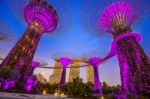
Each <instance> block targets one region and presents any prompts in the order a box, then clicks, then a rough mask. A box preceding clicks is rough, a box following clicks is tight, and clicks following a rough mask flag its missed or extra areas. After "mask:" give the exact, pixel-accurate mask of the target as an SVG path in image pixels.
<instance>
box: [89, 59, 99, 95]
mask: <svg viewBox="0 0 150 99" xmlns="http://www.w3.org/2000/svg"><path fill="white" fill-rule="evenodd" d="M100 61H101V59H100V58H98V57H92V58H90V59H89V60H88V62H89V64H90V65H92V66H93V69H94V95H96V96H97V95H100V96H102V86H101V82H100V80H99V74H98V65H99V63H100Z"/></svg>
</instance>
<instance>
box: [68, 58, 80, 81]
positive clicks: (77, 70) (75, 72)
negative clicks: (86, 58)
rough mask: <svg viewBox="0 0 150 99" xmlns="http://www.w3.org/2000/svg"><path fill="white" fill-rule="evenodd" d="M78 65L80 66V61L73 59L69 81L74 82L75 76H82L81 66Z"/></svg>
mask: <svg viewBox="0 0 150 99" xmlns="http://www.w3.org/2000/svg"><path fill="white" fill-rule="evenodd" d="M78 66H80V63H79V62H76V61H72V64H71V65H70V71H69V80H68V82H72V81H73V79H74V78H80V67H78ZM73 67H75V68H73Z"/></svg>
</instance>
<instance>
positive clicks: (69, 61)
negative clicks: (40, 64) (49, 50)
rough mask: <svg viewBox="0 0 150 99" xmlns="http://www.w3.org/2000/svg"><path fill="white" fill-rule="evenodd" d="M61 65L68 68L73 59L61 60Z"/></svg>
mask: <svg viewBox="0 0 150 99" xmlns="http://www.w3.org/2000/svg"><path fill="white" fill-rule="evenodd" d="M60 63H61V64H62V66H63V67H65V68H66V67H67V66H68V65H69V64H70V63H71V59H69V58H65V57H63V58H60Z"/></svg>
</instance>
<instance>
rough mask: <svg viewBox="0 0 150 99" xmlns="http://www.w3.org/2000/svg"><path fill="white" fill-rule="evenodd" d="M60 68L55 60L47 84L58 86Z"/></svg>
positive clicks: (58, 62) (59, 64)
mask: <svg viewBox="0 0 150 99" xmlns="http://www.w3.org/2000/svg"><path fill="white" fill-rule="evenodd" d="M61 73H62V66H61V63H60V61H59V60H55V67H54V71H53V73H52V75H50V77H49V83H51V84H58V83H59V82H60V78H61Z"/></svg>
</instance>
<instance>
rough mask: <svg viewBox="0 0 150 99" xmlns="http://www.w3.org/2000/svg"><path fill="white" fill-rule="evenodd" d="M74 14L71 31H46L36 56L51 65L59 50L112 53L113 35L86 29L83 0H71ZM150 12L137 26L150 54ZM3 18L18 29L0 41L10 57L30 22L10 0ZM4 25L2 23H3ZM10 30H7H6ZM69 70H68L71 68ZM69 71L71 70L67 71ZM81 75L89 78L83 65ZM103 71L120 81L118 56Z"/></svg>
mask: <svg viewBox="0 0 150 99" xmlns="http://www.w3.org/2000/svg"><path fill="white" fill-rule="evenodd" d="M69 1H70V2H69V3H70V6H69V7H70V8H69V9H71V15H70V17H68V18H71V24H70V25H69V26H70V27H69V29H68V31H66V32H65V33H63V34H60V33H59V34H57V33H56V34H55V35H53V34H52V35H50V34H49V35H45V34H43V36H42V38H41V40H40V43H39V45H38V48H37V50H36V53H35V58H37V59H42V60H45V61H46V62H48V63H49V66H53V65H54V60H53V59H52V58H51V57H52V56H53V55H55V54H61V53H72V54H73V55H75V56H78V57H82V55H83V54H85V53H87V52H90V51H99V53H98V54H102V55H99V56H103V53H105V54H106V53H108V51H109V48H110V44H111V41H112V38H111V36H106V37H100V38H99V37H96V36H93V34H92V33H89V32H88V31H85V30H84V28H83V24H82V23H81V18H80V7H81V2H80V1H82V0H69ZM149 17H150V16H147V17H145V19H143V21H142V22H141V23H140V24H138V25H137V27H135V28H134V30H135V31H138V32H140V33H141V34H142V39H143V40H142V42H141V45H142V47H143V49H144V50H145V52H146V53H147V54H148V55H150V29H149V26H150V20H149ZM0 20H2V21H3V22H5V23H6V24H7V25H8V26H9V27H10V28H11V29H12V30H13V31H14V33H15V37H14V39H13V40H12V41H9V42H0V57H3V58H4V57H6V55H7V54H8V52H9V51H10V50H11V48H12V47H13V46H14V45H15V43H16V42H17V40H18V39H19V38H20V37H21V36H22V34H23V33H24V31H25V30H26V28H27V25H26V24H25V23H23V22H22V21H20V20H19V19H18V18H17V17H16V16H14V14H13V13H12V11H11V9H10V7H9V5H8V4H7V2H6V0H1V1H0ZM1 28H2V27H1ZM6 32H7V31H6ZM67 72H68V71H67ZM34 73H36V74H37V73H44V74H45V77H46V78H48V77H49V75H50V74H51V73H52V70H49V69H36V70H35V71H34ZM67 75H68V74H67ZM81 75H82V76H81V77H82V78H85V77H84V76H85V68H81ZM99 75H100V79H101V80H102V81H106V82H107V83H108V84H111V85H117V84H120V73H119V65H118V61H117V57H113V58H111V59H109V60H108V61H107V62H106V63H104V64H101V65H100V66H99Z"/></svg>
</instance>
